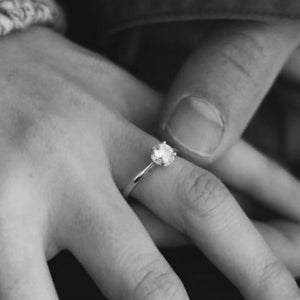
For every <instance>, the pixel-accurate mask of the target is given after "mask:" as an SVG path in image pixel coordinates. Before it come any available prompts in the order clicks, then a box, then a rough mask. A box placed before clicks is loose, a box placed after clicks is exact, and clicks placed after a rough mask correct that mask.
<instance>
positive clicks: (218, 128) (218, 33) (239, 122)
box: [160, 20, 300, 171]
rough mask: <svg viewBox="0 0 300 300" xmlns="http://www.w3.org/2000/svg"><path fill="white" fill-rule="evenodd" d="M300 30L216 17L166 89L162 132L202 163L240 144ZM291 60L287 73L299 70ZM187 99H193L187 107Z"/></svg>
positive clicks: (290, 24) (297, 25)
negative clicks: (168, 89)
mask: <svg viewBox="0 0 300 300" xmlns="http://www.w3.org/2000/svg"><path fill="white" fill-rule="evenodd" d="M299 29H300V22H298V21H284V20H282V21H280V22H254V21H234V22H220V21H216V22H215V23H214V24H213V25H212V26H211V29H210V30H209V31H208V32H207V34H206V35H205V37H204V38H203V39H202V40H201V43H200V45H199V46H198V48H197V49H196V50H195V51H194V52H193V53H192V54H191V55H190V57H189V58H188V59H187V60H186V62H185V63H184V64H183V66H182V68H181V70H179V72H178V75H177V78H176V80H175V82H174V83H173V85H172V86H171V88H170V92H169V96H168V103H167V104H166V105H165V106H164V113H163V115H162V117H161V120H160V122H161V124H160V130H161V134H162V136H163V137H164V138H165V139H166V140H168V141H170V142H172V143H173V144H174V145H175V146H176V147H177V148H178V149H179V150H180V151H181V153H182V155H183V156H185V157H186V158H188V159H189V160H192V161H194V162H196V163H199V164H201V165H207V164H211V163H212V162H215V161H216V160H217V159H219V158H221V157H222V156H223V155H224V154H225V153H226V151H227V150H228V149H229V148H231V147H232V145H234V144H235V143H239V139H240V136H241V134H242V133H243V131H244V129H245V127H246V126H247V124H248V122H249V120H250V119H251V118H252V116H253V114H254V113H255V111H256V110H257V108H258V106H259V105H260V103H261V102H262V101H263V99H264V97H265V95H266V93H267V92H268V91H269V89H270V87H271V86H272V84H273V82H274V80H275V79H276V77H277V76H278V74H279V73H280V72H281V70H282V68H283V66H284V65H285V63H286V62H287V60H288V59H289V58H290V57H291V54H292V53H293V52H294V51H295V49H296V48H297V47H298V45H299V43H300V30H299ZM294 62H295V59H294V60H293V63H292V64H291V66H290V67H289V70H290V72H289V73H290V74H291V73H293V74H295V71H293V70H295V69H298V68H297V65H295V64H294ZM293 65H294V66H293ZM190 98H192V99H193V102H192V105H191V106H188V103H189V101H188V100H189V99H190ZM205 116H207V118H208V120H209V121H207V119H206V118H205ZM212 120H214V122H212ZM215 170H216V171H217V170H218V168H216V169H215Z"/></svg>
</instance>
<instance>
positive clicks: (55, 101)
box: [0, 28, 300, 300]
mask: <svg viewBox="0 0 300 300" xmlns="http://www.w3.org/2000/svg"><path fill="white" fill-rule="evenodd" d="M0 50H1V52H0V53H1V59H0V66H1V74H0V88H1V92H2V93H1V102H0V105H1V109H0V115H1V117H0V123H1V124H0V128H1V131H0V151H1V155H0V163H1V166H2V167H1V173H0V175H1V178H2V180H1V185H0V191H1V193H0V206H1V207H0V245H1V247H0V251H1V255H0V287H1V288H0V292H1V294H0V295H1V297H2V299H5V300H10V299H20V298H22V299H57V295H56V293H55V289H54V287H53V283H52V281H51V278H50V275H49V272H48V268H47V264H46V260H47V259H49V258H51V257H53V256H54V255H56V254H57V253H58V252H59V251H60V250H61V249H69V250H70V251H71V252H72V253H74V255H75V256H76V257H77V258H78V259H79V261H81V263H82V264H83V265H84V267H85V268H86V269H87V270H88V271H89V272H90V274H91V275H92V277H93V278H94V279H95V281H96V282H97V284H98V286H99V287H100V288H101V289H102V291H103V292H104V293H105V294H106V295H107V297H108V298H109V299H130V300H132V299H139V300H141V299H147V300H149V299H151V300H155V299H172V300H175V299H176V300H177V299H178V300H179V299H180V300H183V299H188V296H187V294H186V292H185V290H184V288H183V286H182V284H181V282H180V280H179V279H178V277H177V276H176V275H175V273H174V272H173V270H172V269H171V268H170V266H169V265H168V264H167V262H166V261H165V260H164V258H163V257H162V255H161V254H160V253H159V251H158V250H157V248H156V247H155V245H154V244H153V242H152V240H151V239H150V237H149V236H148V234H147V232H146V231H145V230H144V228H143V226H142V225H141V223H140V222H139V220H138V218H137V217H136V215H135V214H134V213H133V212H132V210H131V209H130V207H129V205H128V203H127V202H126V201H124V199H123V197H122V195H121V194H120V192H119V189H122V188H123V187H124V186H125V185H126V184H127V183H128V182H129V180H130V179H131V178H132V177H133V176H134V175H135V174H136V173H137V172H138V171H139V170H140V169H141V168H144V167H145V165H146V164H147V163H148V162H149V157H148V155H149V150H150V149H151V147H152V146H153V145H154V144H156V143H157V142H158V141H157V140H156V139H155V138H154V137H152V136H150V135H149V134H146V133H145V132H143V131H142V130H140V129H138V128H137V127H135V126H134V125H133V123H131V122H129V121H128V120H126V119H125V118H124V117H123V116H125V117H126V118H128V119H130V120H131V121H132V122H134V123H138V122H141V121H142V120H143V119H144V116H143V115H141V114H139V113H137V112H138V107H137V106H136V109H137V110H136V113H134V109H133V106H129V105H128V104H131V105H132V104H134V103H136V101H137V100H140V101H141V99H142V100H143V101H144V103H145V107H146V108H147V109H148V113H149V116H150V115H151V111H152V112H154V111H155V106H154V105H153V104H154V103H151V104H150V102H149V101H150V100H153V101H155V98H156V97H157V95H156V94H155V93H154V92H152V91H151V90H149V89H148V88H146V87H145V86H143V85H142V84H141V83H139V82H138V81H137V80H135V79H133V78H132V77H130V76H129V75H128V74H126V73H125V72H123V71H121V70H120V69H119V68H117V67H115V66H113V65H112V64H111V63H109V62H107V61H105V60H103V59H102V60H101V59H100V58H99V57H97V56H95V55H93V54H91V53H90V52H88V51H85V50H83V49H81V48H80V47H77V46H75V45H73V44H72V43H69V42H67V41H66V40H64V39H63V38H61V37H59V36H57V35H56V34H55V33H52V32H50V31H48V30H47V29H42V28H36V29H31V30H29V31H28V32H26V33H22V34H15V35H11V36H9V37H7V38H5V39H3V40H2V43H1V44H0ZM122 102H123V103H124V104H125V102H126V105H123V106H122V105H120V103H122ZM122 115H123V116H122ZM152 121H154V119H153V120H152ZM149 123H151V122H149ZM133 196H134V197H135V198H136V199H138V200H139V201H140V202H141V203H142V204H143V205H144V206H145V207H147V208H148V209H149V210H151V211H152V212H153V213H154V214H156V215H157V216H159V217H160V218H161V219H162V220H164V222H166V223H168V224H170V225H171V226H172V227H174V228H176V229H177V230H178V231H180V232H182V233H184V234H185V235H187V236H188V237H189V238H190V239H191V240H193V242H194V243H196V244H197V245H198V246H199V247H200V248H201V249H202V250H203V251H204V253H205V254H206V255H207V256H208V257H209V258H210V259H211V260H212V261H213V263H215V264H216V265H217V266H218V267H219V268H220V269H221V270H222V271H223V272H224V273H225V274H226V275H227V276H228V277H229V278H230V279H231V280H232V281H233V282H234V283H235V285H236V286H237V287H238V288H239V289H240V290H241V292H242V293H243V294H244V295H245V297H246V298H247V299H272V300H275V299H278V300H279V299H280V300H281V299H299V298H300V297H299V291H298V287H297V285H296V283H295V281H294V279H293V278H292V276H291V275H290V273H289V272H288V271H287V269H286V268H285V267H284V265H283V264H282V263H281V262H280V261H279V260H278V259H277V258H276V256H275V255H274V254H273V253H272V251H271V250H270V249H269V247H268V246H267V244H266V243H265V242H264V240H263V239H262V237H261V236H260V234H259V233H258V231H257V230H256V229H255V227H254V226H253V225H252V223H251V222H250V221H249V219H248V218H247V217H246V215H245V214H244V212H243V211H242V209H241V208H240V207H239V205H238V204H237V203H236V201H235V200H234V199H233V197H232V196H231V194H230V193H229V192H228V190H227V189H226V188H225V186H224V185H223V184H222V183H221V182H220V181H219V180H218V179H217V178H216V177H214V176H213V175H212V174H210V173H209V172H207V171H205V170H203V169H201V168H198V167H196V166H195V165H193V164H191V163H189V162H188V161H186V160H184V159H182V158H178V159H177V160H176V162H175V163H174V164H173V165H172V166H170V167H168V168H163V169H156V170H154V172H152V173H151V174H150V175H149V176H148V177H147V178H146V179H145V180H144V181H143V182H142V183H140V185H139V186H138V187H137V188H136V189H135V190H134V192H133Z"/></svg>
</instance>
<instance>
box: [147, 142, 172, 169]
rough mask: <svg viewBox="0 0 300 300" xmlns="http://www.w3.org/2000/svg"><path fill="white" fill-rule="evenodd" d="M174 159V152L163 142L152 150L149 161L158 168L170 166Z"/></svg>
mask: <svg viewBox="0 0 300 300" xmlns="http://www.w3.org/2000/svg"><path fill="white" fill-rule="evenodd" d="M175 157H176V152H175V151H174V149H173V148H172V147H170V146H169V145H167V144H166V142H163V143H162V144H157V145H155V146H154V147H153V148H152V152H151V160H152V161H153V162H154V163H155V164H156V165H158V166H164V167H165V166H169V165H171V164H172V163H173V162H174V160H175Z"/></svg>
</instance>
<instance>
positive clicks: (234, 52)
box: [219, 29, 267, 82]
mask: <svg viewBox="0 0 300 300" xmlns="http://www.w3.org/2000/svg"><path fill="white" fill-rule="evenodd" d="M224 36H226V37H224V39H223V40H224V43H223V47H220V48H219V49H220V50H219V51H220V54H221V56H223V58H224V59H225V61H226V63H228V64H229V65H231V66H232V67H233V68H234V69H236V70H237V71H238V73H239V74H241V75H242V76H243V77H246V79H248V80H249V79H250V80H251V81H253V82H255V79H256V73H257V66H258V65H259V64H260V63H262V62H264V61H265V59H266V55H267V51H266V50H267V49H266V46H265V42H264V41H263V39H262V38H261V37H260V36H258V35H256V34H255V33H253V32H250V31H247V30H242V29H241V30H238V29H231V30H230V29H229V30H226V32H224Z"/></svg>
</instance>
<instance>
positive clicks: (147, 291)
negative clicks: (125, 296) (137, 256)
mask: <svg viewBox="0 0 300 300" xmlns="http://www.w3.org/2000/svg"><path fill="white" fill-rule="evenodd" d="M141 272H142V274H143V275H142V279H141V280H140V281H139V283H138V285H137V286H136V288H135V290H134V297H133V299H143V300H158V299H164V300H175V299H177V298H178V296H177V295H179V294H181V288H182V287H181V283H180V281H179V280H178V278H177V276H176V275H175V273H174V272H172V271H171V270H170V271H166V272H162V271H161V268H159V267H158V264H157V262H154V263H150V264H148V265H147V266H146V267H145V268H143V270H142V271H141Z"/></svg>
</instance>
